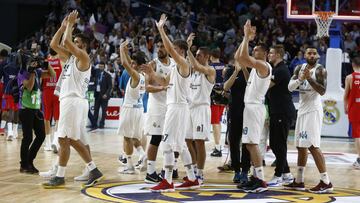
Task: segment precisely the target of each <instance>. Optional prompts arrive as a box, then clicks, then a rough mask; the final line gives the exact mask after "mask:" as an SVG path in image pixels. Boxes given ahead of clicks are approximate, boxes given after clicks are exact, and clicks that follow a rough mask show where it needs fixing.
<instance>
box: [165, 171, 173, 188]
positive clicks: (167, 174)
mask: <svg viewBox="0 0 360 203" xmlns="http://www.w3.org/2000/svg"><path fill="white" fill-rule="evenodd" d="M164 170H165V180H166V181H167V182H168V183H169V184H171V183H172V174H173V170H172V169H171V167H165V168H164Z"/></svg>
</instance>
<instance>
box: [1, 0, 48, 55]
mask: <svg viewBox="0 0 360 203" xmlns="http://www.w3.org/2000/svg"><path fill="white" fill-rule="evenodd" d="M48 2H49V0H0V25H1V31H0V42H2V43H4V44H7V45H9V46H11V47H12V48H15V46H16V45H17V44H18V43H19V42H20V41H22V40H24V39H25V38H26V37H29V36H31V34H33V33H34V32H36V31H37V30H39V29H40V28H41V27H42V26H43V25H44V23H45V21H46V15H47V14H48V13H49V9H48V8H49V7H48Z"/></svg>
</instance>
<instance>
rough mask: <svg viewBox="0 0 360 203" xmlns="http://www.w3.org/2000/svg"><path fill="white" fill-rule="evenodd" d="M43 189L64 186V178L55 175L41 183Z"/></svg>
mask: <svg viewBox="0 0 360 203" xmlns="http://www.w3.org/2000/svg"><path fill="white" fill-rule="evenodd" d="M42 186H43V188H45V189H57V188H64V187H65V178H64V177H58V176H55V177H53V178H51V179H50V180H49V182H46V183H43V184H42Z"/></svg>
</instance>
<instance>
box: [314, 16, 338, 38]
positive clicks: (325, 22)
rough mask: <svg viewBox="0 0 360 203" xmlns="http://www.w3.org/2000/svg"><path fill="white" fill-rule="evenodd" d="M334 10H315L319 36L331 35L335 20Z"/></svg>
mask: <svg viewBox="0 0 360 203" xmlns="http://www.w3.org/2000/svg"><path fill="white" fill-rule="evenodd" d="M334 14H335V13H334V12H332V11H316V12H315V22H316V25H317V34H316V36H317V37H318V38H321V37H329V29H330V25H331V22H332V20H333V16H334Z"/></svg>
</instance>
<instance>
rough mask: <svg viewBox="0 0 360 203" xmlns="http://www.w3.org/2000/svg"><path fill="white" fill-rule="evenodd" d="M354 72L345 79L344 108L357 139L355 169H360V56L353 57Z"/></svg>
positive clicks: (355, 139) (353, 134)
mask: <svg viewBox="0 0 360 203" xmlns="http://www.w3.org/2000/svg"><path fill="white" fill-rule="evenodd" d="M352 66H353V69H354V72H353V73H352V74H350V75H348V76H346V79H345V94H344V108H345V113H347V114H348V116H349V121H350V123H351V126H352V137H353V138H354V141H355V147H356V151H357V153H358V158H357V159H356V161H355V162H354V164H353V166H354V167H355V169H360V57H359V56H357V57H355V58H353V59H352Z"/></svg>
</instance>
